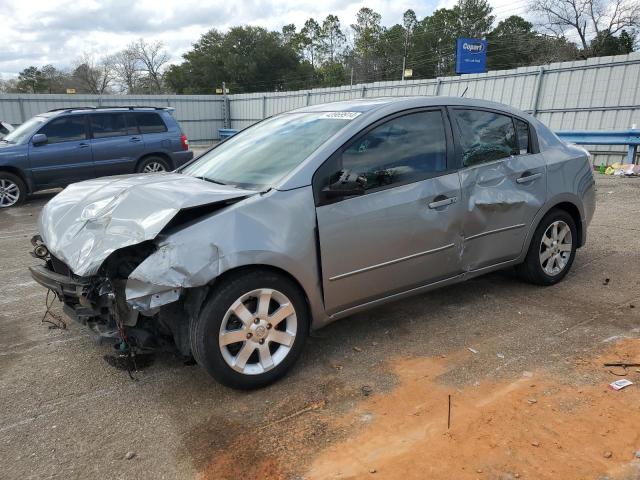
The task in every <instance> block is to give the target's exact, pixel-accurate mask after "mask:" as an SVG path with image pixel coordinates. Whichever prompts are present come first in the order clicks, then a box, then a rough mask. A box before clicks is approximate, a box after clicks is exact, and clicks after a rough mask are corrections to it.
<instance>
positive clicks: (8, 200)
mask: <svg viewBox="0 0 640 480" xmlns="http://www.w3.org/2000/svg"><path fill="white" fill-rule="evenodd" d="M19 199H20V187H18V185H16V184H15V183H14V182H12V181H11V180H9V179H7V178H1V179H0V208H5V207H11V206H13V205H15V204H16V203H18V200H19Z"/></svg>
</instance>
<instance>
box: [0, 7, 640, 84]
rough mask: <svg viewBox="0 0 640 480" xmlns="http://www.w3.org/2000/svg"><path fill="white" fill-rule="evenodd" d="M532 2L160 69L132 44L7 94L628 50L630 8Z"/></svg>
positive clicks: (207, 44) (158, 50) (331, 74)
mask: <svg viewBox="0 0 640 480" xmlns="http://www.w3.org/2000/svg"><path fill="white" fill-rule="evenodd" d="M530 1H531V3H530V4H529V5H528V10H529V12H530V15H531V16H532V17H534V18H535V21H534V22H533V23H532V22H529V21H528V20H525V19H524V18H522V17H520V16H518V15H512V16H509V17H508V18H505V19H503V20H501V21H499V22H497V23H496V17H495V14H494V9H493V8H492V7H491V5H490V4H489V2H488V1H487V0H458V3H457V4H456V5H455V6H453V7H452V8H441V9H438V10H436V11H434V12H433V13H432V14H431V15H427V16H425V17H424V18H418V17H417V16H416V14H415V12H414V11H413V10H407V11H406V12H405V13H404V15H403V17H402V21H401V22H400V23H397V24H395V25H392V26H384V25H382V17H381V15H380V14H379V13H378V12H375V11H374V10H372V9H370V8H366V7H365V8H361V9H360V11H359V12H358V13H357V15H356V18H355V21H354V23H352V24H350V25H346V26H345V25H343V24H342V23H341V21H340V19H339V18H338V17H337V16H336V15H327V17H326V18H325V19H323V20H316V19H314V18H310V19H308V20H307V21H306V22H305V23H304V25H303V26H302V28H300V29H298V28H297V27H296V25H294V24H289V25H285V26H284V27H283V28H282V29H281V30H280V31H272V30H267V29H265V28H262V27H255V26H238V27H233V28H231V29H229V30H228V31H226V32H221V31H219V30H217V29H211V30H209V31H208V32H206V33H205V34H203V35H202V36H201V37H200V39H199V40H198V41H197V42H195V43H194V44H193V47H192V49H191V50H189V51H188V52H186V53H185V54H184V55H183V61H182V62H181V63H179V64H175V65H169V64H168V59H169V55H168V54H167V52H166V50H165V49H164V48H163V45H162V43H159V42H158V43H146V42H145V41H144V40H139V41H138V42H135V43H133V44H131V45H130V46H129V47H127V48H126V49H125V50H123V51H121V52H119V53H117V54H116V55H110V56H107V57H104V58H102V59H100V60H95V59H94V58H93V57H92V56H90V55H84V56H82V57H81V58H79V59H78V61H77V62H76V65H75V68H74V69H73V70H72V71H71V72H66V73H65V72H61V71H59V70H57V69H56V68H55V67H53V66H51V65H47V66H45V67H42V68H40V69H38V68H36V67H29V68H27V69H25V70H24V71H23V72H21V74H20V76H19V77H18V79H17V80H15V81H14V84H13V85H11V88H12V89H14V90H15V91H23V92H30V93H46V92H51V93H57V92H58V91H62V90H63V89H64V88H68V85H73V87H72V88H76V89H77V91H78V93H81V92H86V93H114V92H116V93H117V92H122V93H163V92H171V93H178V94H210V93H214V92H215V91H216V89H219V88H220V87H221V85H222V83H223V82H225V84H226V87H227V88H229V89H230V91H231V93H244V92H259V91H283V90H295V89H303V88H313V87H331V86H339V85H346V84H350V83H353V84H356V83H365V82H374V81H383V80H399V79H401V78H402V76H403V70H404V69H403V67H404V68H407V69H411V70H412V74H413V75H412V78H435V77H438V76H445V75H454V74H455V43H456V38H458V37H471V38H486V39H487V41H488V50H487V67H488V69H490V70H497V69H511V68H516V67H521V66H528V65H539V64H546V63H550V62H556V61H566V60H575V59H584V58H589V57H593V56H603V55H618V54H624V53H629V52H631V51H633V50H634V48H635V46H636V43H637V42H636V34H637V31H638V28H639V27H640V2H639V1H638V0H530ZM4 90H5V91H7V90H8V89H7V88H6V82H5V88H4Z"/></svg>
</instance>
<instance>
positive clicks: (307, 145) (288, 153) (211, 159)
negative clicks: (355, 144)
mask: <svg viewBox="0 0 640 480" xmlns="http://www.w3.org/2000/svg"><path fill="white" fill-rule="evenodd" d="M357 115H358V114H357V113H354V112H313V113H289V114H284V115H279V116H277V117H273V118H270V119H267V120H264V121H262V122H260V123H258V124H256V125H254V126H252V127H250V128H248V129H247V130H246V131H243V132H240V133H239V134H237V135H235V136H233V137H231V138H230V139H229V140H227V141H226V142H224V143H222V144H221V145H220V146H218V147H216V148H214V149H213V150H211V151H210V152H208V153H205V154H204V155H203V156H202V157H200V158H199V159H198V160H196V161H195V162H194V163H192V164H190V165H188V166H187V167H185V168H184V169H183V170H182V173H184V174H187V175H191V176H194V177H201V178H203V179H205V180H209V181H212V182H216V183H222V184H231V185H236V186H238V187H242V188H251V189H256V190H259V189H262V188H264V187H267V186H270V185H273V184H274V183H276V182H277V181H278V180H280V179H281V178H282V177H284V176H285V175H286V174H287V173H289V172H290V171H291V170H293V169H294V168H295V167H297V166H298V165H300V164H301V163H302V162H303V161H304V159H306V158H307V157H308V156H309V155H310V154H311V153H312V152H313V151H314V150H315V149H316V148H318V147H319V146H320V145H321V144H322V143H323V142H325V141H326V140H327V139H329V138H330V137H331V136H333V135H334V134H335V133H336V132H338V130H340V129H341V128H342V127H344V126H345V125H346V124H347V123H349V121H351V120H352V119H353V118H355V117H356V116H357Z"/></svg>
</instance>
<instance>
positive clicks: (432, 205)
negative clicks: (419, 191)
mask: <svg viewBox="0 0 640 480" xmlns="http://www.w3.org/2000/svg"><path fill="white" fill-rule="evenodd" d="M436 198H438V197H436ZM457 201H458V197H448V198H443V199H442V200H436V201H434V202H431V203H430V204H429V208H440V207H446V206H447V205H451V204H452V203H456V202H457Z"/></svg>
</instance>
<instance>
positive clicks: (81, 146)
mask: <svg viewBox="0 0 640 480" xmlns="http://www.w3.org/2000/svg"><path fill="white" fill-rule="evenodd" d="M88 146H89V144H88V143H79V144H78V147H80V148H87V147H88Z"/></svg>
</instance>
